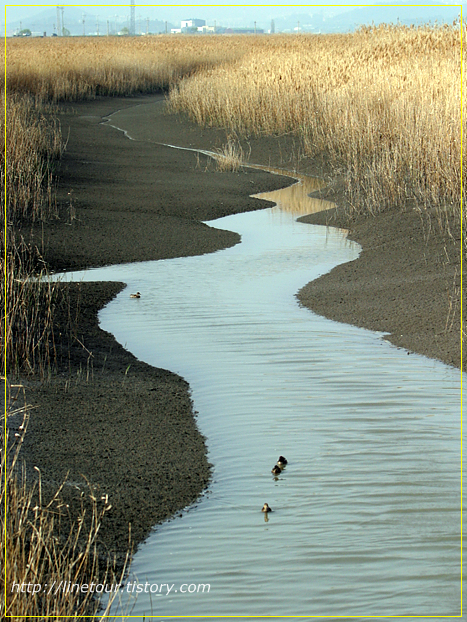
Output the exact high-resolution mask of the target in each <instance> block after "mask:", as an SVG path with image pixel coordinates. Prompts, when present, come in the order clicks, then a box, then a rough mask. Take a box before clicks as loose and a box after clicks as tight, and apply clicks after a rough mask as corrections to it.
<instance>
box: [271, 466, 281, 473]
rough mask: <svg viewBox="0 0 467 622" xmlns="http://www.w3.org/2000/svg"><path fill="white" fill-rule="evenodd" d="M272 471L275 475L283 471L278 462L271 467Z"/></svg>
mask: <svg viewBox="0 0 467 622" xmlns="http://www.w3.org/2000/svg"><path fill="white" fill-rule="evenodd" d="M271 473H272V474H273V475H280V474H281V473H282V469H281V468H280V466H278V465H277V464H275V465H274V466H273V467H272V469H271Z"/></svg>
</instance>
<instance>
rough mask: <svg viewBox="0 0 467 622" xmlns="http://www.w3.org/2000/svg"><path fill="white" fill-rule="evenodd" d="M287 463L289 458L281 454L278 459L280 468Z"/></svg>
mask: <svg viewBox="0 0 467 622" xmlns="http://www.w3.org/2000/svg"><path fill="white" fill-rule="evenodd" d="M286 464H287V460H286V459H285V458H284V456H279V460H278V461H277V466H278V467H279V468H280V469H283V468H284V467H285V465H286Z"/></svg>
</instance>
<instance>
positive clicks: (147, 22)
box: [146, 17, 149, 35]
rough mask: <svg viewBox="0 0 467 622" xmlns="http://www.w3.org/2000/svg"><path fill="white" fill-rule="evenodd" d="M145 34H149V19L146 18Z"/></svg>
mask: <svg viewBox="0 0 467 622" xmlns="http://www.w3.org/2000/svg"><path fill="white" fill-rule="evenodd" d="M146 34H147V35H148V34H149V17H146Z"/></svg>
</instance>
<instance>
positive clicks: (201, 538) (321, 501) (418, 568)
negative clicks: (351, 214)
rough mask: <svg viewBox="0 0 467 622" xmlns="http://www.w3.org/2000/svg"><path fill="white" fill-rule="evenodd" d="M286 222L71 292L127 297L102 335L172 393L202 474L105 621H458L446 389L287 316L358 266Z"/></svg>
mask: <svg viewBox="0 0 467 622" xmlns="http://www.w3.org/2000/svg"><path fill="white" fill-rule="evenodd" d="M281 200H282V199H281ZM297 209H298V211H300V208H297ZM305 211H306V210H305ZM295 218H296V214H295V215H294V213H292V212H291V211H287V210H286V209H280V208H279V207H275V208H272V209H266V210H261V211H258V212H251V213H247V214H240V215H235V216H229V217H227V218H222V219H219V220H217V221H211V222H209V225H210V226H214V227H218V228H223V229H229V230H232V231H237V232H238V233H240V235H241V238H242V242H241V243H240V244H238V245H237V246H234V247H232V248H229V249H226V250H223V251H219V252H217V253H213V254H209V255H203V256H199V257H189V258H181V259H170V260H163V261H155V262H147V263H140V264H131V265H130V264H127V265H121V266H112V267H108V268H102V269H98V270H89V271H86V272H85V273H75V274H74V275H73V278H75V279H77V278H81V277H84V278H85V279H86V280H118V281H124V282H126V283H127V284H128V287H127V289H125V290H124V291H123V292H121V293H120V294H119V295H118V296H117V297H116V299H115V300H113V301H112V302H111V303H110V304H109V305H108V306H107V307H106V308H105V309H104V310H103V311H102V312H101V313H100V324H101V327H102V328H103V329H104V330H107V331H109V332H112V333H113V334H114V335H115V336H116V339H117V340H118V341H119V342H120V343H122V344H123V345H124V346H125V347H126V348H127V349H129V350H130V351H131V352H133V353H134V354H135V355H136V356H137V357H138V358H140V359H142V360H144V361H146V362H147V363H150V364H152V365H154V366H157V367H162V368H166V369H169V370H171V371H174V372H176V373H178V374H180V375H181V376H183V377H184V378H185V379H186V380H187V381H188V382H189V384H190V387H191V389H192V397H193V401H194V406H195V409H196V410H197V411H198V412H199V415H198V425H199V428H200V430H201V432H202V433H203V434H204V435H205V437H206V439H207V446H208V451H209V460H210V461H211V463H212V464H213V475H212V482H211V484H210V486H209V490H208V491H206V492H205V493H204V494H203V495H202V497H201V498H200V500H199V501H198V502H197V503H196V504H195V505H194V506H192V507H190V508H188V509H187V510H186V511H184V512H182V513H181V514H180V516H178V517H176V518H174V519H173V520H171V521H168V522H166V523H164V524H163V525H160V526H157V528H156V529H155V531H154V533H153V535H151V537H150V538H149V539H148V540H147V541H146V542H145V543H144V544H143V545H142V546H141V547H140V549H139V551H138V552H137V554H136V556H135V558H134V561H133V564H132V566H131V569H130V576H129V578H128V580H127V582H126V583H125V588H124V590H122V592H121V603H120V604H119V606H118V607H117V606H115V607H114V610H113V612H112V613H113V614H114V615H116V614H117V613H120V612H121V611H125V612H126V614H131V615H143V614H146V615H148V614H152V615H153V616H154V618H155V619H167V617H168V616H203V617H206V616H208V615H209V616H226V615H230V616H239V615H242V616H246V617H253V616H259V615H268V616H286V615H287V616H306V617H311V616H323V617H324V616H336V617H337V616H396V615H398V616H449V615H451V616H452V615H458V614H459V613H460V599H461V550H460V532H461V514H460V507H461V428H460V372H459V371H458V370H454V369H451V368H449V367H447V366H445V365H443V364H442V363H439V362H437V361H433V360H429V359H426V358H424V357H422V356H418V355H411V356H407V352H406V351H404V350H400V349H397V348H395V347H393V346H392V345H390V344H389V343H388V342H386V341H385V340H384V336H383V335H381V334H378V333H374V332H370V331H365V330H362V329H358V328H355V327H352V326H348V325H344V324H338V323H336V322H332V321H330V320H326V319H324V318H322V317H319V316H317V315H315V314H314V313H312V312H311V311H309V310H308V309H305V308H302V307H300V305H299V304H298V302H297V299H296V297H295V294H296V292H297V291H298V290H299V289H300V288H301V287H302V286H303V285H305V284H306V283H307V282H309V281H310V280H312V279H314V278H316V277H318V276H319V275H320V274H323V273H325V272H327V271H329V270H330V269H332V267H333V266H335V265H337V264H339V263H342V262H346V261H352V260H354V259H355V258H356V257H357V256H358V253H359V247H358V245H357V244H355V243H353V242H350V241H348V240H347V239H346V235H345V232H343V231H339V230H336V229H328V228H325V227H317V226H311V225H306V224H302V223H299V222H297V221H296V220H295ZM134 291H139V292H141V294H142V296H141V298H140V299H130V297H129V294H130V293H131V292H134ZM129 416H131V413H129ZM280 454H282V455H284V456H286V457H287V459H288V461H289V462H288V465H287V467H286V468H285V470H284V471H283V472H282V473H281V474H280V475H279V476H278V477H277V478H275V477H274V476H273V475H272V474H271V468H272V466H273V465H274V463H275V461H276V460H277V458H278V457H279V455H280ZM265 502H267V503H268V504H269V505H270V506H271V508H272V509H273V512H271V513H270V514H269V515H265V514H263V513H262V512H261V507H262V506H263V504H264V503H265ZM162 584H164V585H167V584H168V585H172V584H173V588H172V590H171V592H170V594H169V595H166V594H167V587H161V585H162ZM201 584H203V585H204V586H206V585H207V584H209V591H207V590H208V588H207V587H205V588H204V591H197V590H198V585H201ZM183 585H186V587H185V589H187V590H188V589H189V588H188V586H191V587H190V589H191V590H194V589H195V588H196V591H194V592H193V593H182V591H181V590H182V589H183V588H182V586H183ZM155 586H157V591H155ZM193 586H194V587H193ZM151 590H152V593H151ZM200 590H202V588H200ZM138 591H139V592H140V593H138V594H137V598H135V595H136V593H137V592H138Z"/></svg>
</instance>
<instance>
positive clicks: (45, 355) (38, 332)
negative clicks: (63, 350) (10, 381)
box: [0, 229, 57, 377]
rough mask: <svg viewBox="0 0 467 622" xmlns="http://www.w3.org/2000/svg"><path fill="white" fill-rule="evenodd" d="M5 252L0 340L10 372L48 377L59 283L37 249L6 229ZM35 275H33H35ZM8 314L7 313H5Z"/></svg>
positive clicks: (52, 356)
mask: <svg viewBox="0 0 467 622" xmlns="http://www.w3.org/2000/svg"><path fill="white" fill-rule="evenodd" d="M6 244H7V247H6V254H5V249H4V247H3V240H2V244H1V245H0V246H1V252H2V258H5V262H4V275H3V276H4V278H3V280H2V288H1V290H0V291H1V296H0V298H1V300H0V302H1V313H0V315H1V323H0V339H1V341H2V343H3V344H4V351H3V354H4V357H5V358H4V360H5V363H6V368H7V370H8V373H9V374H20V373H27V374H33V373H37V374H39V375H40V376H41V377H47V376H48V375H49V374H50V372H51V369H52V366H53V363H54V361H55V357H56V352H55V343H54V332H53V314H54V308H55V303H56V298H57V295H56V289H57V284H56V283H53V282H51V281H50V280H49V279H47V278H46V277H47V271H46V269H45V266H44V265H43V263H42V267H41V258H40V255H39V253H38V251H37V249H32V248H30V247H29V246H28V245H27V244H25V242H24V241H23V240H22V239H19V240H18V239H17V238H15V236H14V235H13V234H12V233H11V230H10V229H8V230H7V240H6ZM33 274H34V275H35V278H34V279H32V278H30V277H31V276H32V275H33ZM5 313H6V315H5Z"/></svg>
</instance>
